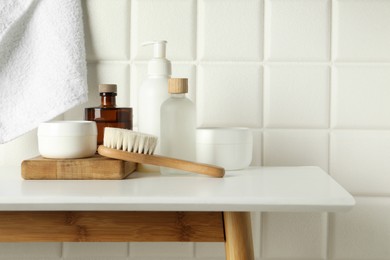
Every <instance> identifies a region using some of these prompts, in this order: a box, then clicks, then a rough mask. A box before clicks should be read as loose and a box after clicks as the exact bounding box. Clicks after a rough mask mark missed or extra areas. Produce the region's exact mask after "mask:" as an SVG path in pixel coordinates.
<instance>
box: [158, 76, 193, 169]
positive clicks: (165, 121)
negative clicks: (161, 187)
mask: <svg viewBox="0 0 390 260" xmlns="http://www.w3.org/2000/svg"><path fill="white" fill-rule="evenodd" d="M168 92H169V93H170V94H171V97H170V98H168V99H167V100H166V101H165V102H164V103H163V104H162V105H161V136H160V143H161V153H160V154H161V155H163V156H169V157H174V158H178V159H182V160H187V161H196V151H195V139H196V136H195V131H196V113H195V105H194V103H192V101H191V100H189V99H188V98H187V97H186V96H185V94H186V93H187V92H188V79H179V78H172V79H169V80H168ZM160 171H161V173H163V174H169V173H177V172H178V170H175V169H171V168H165V167H161V169H160Z"/></svg>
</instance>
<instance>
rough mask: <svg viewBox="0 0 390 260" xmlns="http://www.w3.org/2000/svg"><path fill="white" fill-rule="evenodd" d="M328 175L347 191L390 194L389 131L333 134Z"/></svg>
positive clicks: (335, 132) (340, 132) (366, 193)
mask: <svg viewBox="0 0 390 260" xmlns="http://www.w3.org/2000/svg"><path fill="white" fill-rule="evenodd" d="M330 140H331V145H330V174H331V175H332V176H333V177H334V178H335V179H336V180H337V181H338V182H339V183H340V184H341V185H342V186H343V187H344V188H346V189H347V190H348V191H349V192H351V193H353V194H365V195H386V196H389V195H390V190H389V183H390V174H389V172H390V160H389V158H390V131H362V130H357V131H349V130H348V131H347V130H345V131H344V130H340V131H333V132H332V133H331V138H330Z"/></svg>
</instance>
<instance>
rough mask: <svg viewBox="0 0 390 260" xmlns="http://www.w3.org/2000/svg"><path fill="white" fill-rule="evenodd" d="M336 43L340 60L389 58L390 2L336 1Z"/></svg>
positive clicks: (334, 27) (383, 59)
mask: <svg viewBox="0 0 390 260" xmlns="http://www.w3.org/2000/svg"><path fill="white" fill-rule="evenodd" d="M333 10H334V16H333V17H334V22H333V46H334V58H335V60H337V61H390V48H389V46H390V26H388V25H389V24H390V15H389V14H390V2H389V1H386V0H360V1H351V0H336V1H334V7H333Z"/></svg>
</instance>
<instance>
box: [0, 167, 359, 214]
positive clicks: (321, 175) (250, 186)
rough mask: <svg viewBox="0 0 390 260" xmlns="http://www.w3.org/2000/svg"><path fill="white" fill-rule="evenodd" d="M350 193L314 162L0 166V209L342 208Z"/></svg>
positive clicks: (348, 202) (348, 203)
mask: <svg viewBox="0 0 390 260" xmlns="http://www.w3.org/2000/svg"><path fill="white" fill-rule="evenodd" d="M354 204H355V200H354V198H353V197H352V196H351V195H350V194H349V193H348V192H347V191H346V190H345V189H344V188H342V187H341V186H340V185H339V184H338V183H336V182H335V181H334V180H333V179H332V178H331V177H330V176H329V175H328V174H326V173H325V172H324V171H323V170H321V169H320V168H318V167H252V168H249V169H246V170H241V171H231V172H227V173H226V176H225V177H224V178H222V179H216V178H210V177H204V176H199V175H196V176H193V175H192V176H177V175H174V176H161V175H160V174H157V173H133V174H132V175H131V176H130V177H129V178H128V179H126V180H118V181H116V180H115V181H113V180H108V181H106V180H81V181H73V180H42V181H41V180H23V179H22V178H21V175H20V168H18V167H8V168H6V167H3V168H0V210H2V211H6V210H15V211H30V210H39V211H41V210H42V211H44V210H58V211H60V210H99V211H103V210H107V211H108V210H114V211H116V210H118V211H343V210H348V209H350V208H351V207H352V206H353V205H354Z"/></svg>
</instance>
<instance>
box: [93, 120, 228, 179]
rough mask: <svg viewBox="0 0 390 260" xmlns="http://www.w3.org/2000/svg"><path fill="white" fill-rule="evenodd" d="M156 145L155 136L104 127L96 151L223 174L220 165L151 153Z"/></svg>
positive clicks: (221, 175)
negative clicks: (101, 143)
mask: <svg viewBox="0 0 390 260" xmlns="http://www.w3.org/2000/svg"><path fill="white" fill-rule="evenodd" d="M156 146H157V137H156V136H153V135H148V134H144V133H139V132H135V131H132V130H127V129H122V128H113V127H106V128H104V139H103V145H100V146H99V147H98V153H99V154H100V155H103V156H106V157H110V158H114V159H120V160H124V161H130V162H136V163H143V164H151V165H155V166H163V167H168V168H174V169H178V170H183V171H187V172H193V173H200V174H205V175H209V176H211V177H216V178H221V177H223V176H224V175H225V169H224V168H222V167H218V166H214V165H209V164H203V163H196V162H190V161H185V160H180V159H175V158H171V157H165V156H161V155H153V152H154V150H155V148H156Z"/></svg>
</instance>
